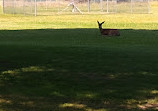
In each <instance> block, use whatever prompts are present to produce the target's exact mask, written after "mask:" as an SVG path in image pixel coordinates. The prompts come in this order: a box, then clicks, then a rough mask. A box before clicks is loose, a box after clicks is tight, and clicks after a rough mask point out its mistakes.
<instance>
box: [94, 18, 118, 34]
mask: <svg viewBox="0 0 158 111" xmlns="http://www.w3.org/2000/svg"><path fill="white" fill-rule="evenodd" d="M97 22H98V26H99V30H100V33H101V35H106V36H120V33H119V30H118V29H103V28H102V24H103V23H104V22H105V21H104V22H102V23H99V21H97Z"/></svg>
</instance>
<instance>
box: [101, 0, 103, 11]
mask: <svg viewBox="0 0 158 111" xmlns="http://www.w3.org/2000/svg"><path fill="white" fill-rule="evenodd" d="M100 3H101V11H103V0H100Z"/></svg>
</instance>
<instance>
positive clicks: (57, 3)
mask: <svg viewBox="0 0 158 111" xmlns="http://www.w3.org/2000/svg"><path fill="white" fill-rule="evenodd" d="M2 6H3V13H9V14H24V15H52V14H87V13H88V14H91V13H97V14H98V13H149V12H150V5H149V0H3V3H2Z"/></svg>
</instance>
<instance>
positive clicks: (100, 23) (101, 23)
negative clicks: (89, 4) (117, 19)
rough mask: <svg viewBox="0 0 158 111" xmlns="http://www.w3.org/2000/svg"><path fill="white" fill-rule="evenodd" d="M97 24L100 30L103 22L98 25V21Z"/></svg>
mask: <svg viewBox="0 0 158 111" xmlns="http://www.w3.org/2000/svg"><path fill="white" fill-rule="evenodd" d="M97 22H98V26H99V29H102V24H103V23H104V22H105V21H104V22H102V23H99V21H97Z"/></svg>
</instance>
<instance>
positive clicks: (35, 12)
mask: <svg viewBox="0 0 158 111" xmlns="http://www.w3.org/2000/svg"><path fill="white" fill-rule="evenodd" d="M36 2H37V1H36V0H35V16H37V3H36Z"/></svg>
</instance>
